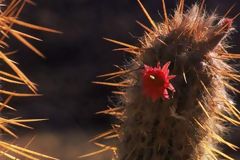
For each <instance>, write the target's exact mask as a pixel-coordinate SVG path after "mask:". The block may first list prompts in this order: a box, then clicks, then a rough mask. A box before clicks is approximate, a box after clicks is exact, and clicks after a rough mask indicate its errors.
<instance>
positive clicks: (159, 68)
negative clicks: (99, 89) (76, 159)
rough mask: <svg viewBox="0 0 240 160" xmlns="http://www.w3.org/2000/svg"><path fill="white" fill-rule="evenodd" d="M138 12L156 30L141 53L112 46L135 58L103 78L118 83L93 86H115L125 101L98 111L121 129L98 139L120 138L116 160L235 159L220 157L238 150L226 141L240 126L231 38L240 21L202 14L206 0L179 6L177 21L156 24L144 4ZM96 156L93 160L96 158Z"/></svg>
mask: <svg viewBox="0 0 240 160" xmlns="http://www.w3.org/2000/svg"><path fill="white" fill-rule="evenodd" d="M138 3H139V5H140V7H141V8H142V10H143V12H144V14H145V15H146V17H147V18H148V20H149V22H150V23H151V25H152V27H151V28H149V27H147V26H146V25H143V24H142V23H140V22H138V24H140V26H142V27H143V28H144V29H145V33H144V35H143V37H142V38H140V39H139V42H140V43H139V44H138V45H136V46H133V45H129V44H127V43H123V42H119V41H116V40H112V39H106V40H107V41H110V42H113V43H116V44H119V45H121V46H123V48H119V49H117V50H120V51H125V52H128V53H130V54H131V57H132V60H131V61H129V63H128V64H126V65H125V66H124V67H122V68H120V70H119V71H117V72H114V73H110V74H105V75H102V76H100V77H107V78H108V79H107V80H110V79H113V78H119V82H118V83H112V82H94V83H97V84H103V85H109V86H116V87H118V88H119V89H120V91H118V92H114V93H115V94H118V95H119V103H118V104H116V105H115V107H112V108H109V109H108V110H106V111H103V112H100V113H105V114H109V115H114V116H115V117H116V118H117V119H119V122H118V123H117V124H114V125H112V126H113V129H112V130H111V131H108V132H105V133H103V134H101V135H99V136H98V137H96V138H95V139H93V140H94V141H96V140H99V139H102V138H103V139H109V138H117V139H118V140H119V141H117V142H116V143H114V144H113V146H108V145H103V144H99V143H96V144H97V145H99V146H100V147H102V150H100V151H98V152H96V153H99V152H101V151H106V150H112V151H113V152H114V158H113V159H116V160H218V159H221V158H225V159H229V160H233V158H231V157H230V156H229V155H226V154H225V153H223V151H221V148H220V146H219V144H221V143H223V144H225V145H227V146H228V147H230V148H232V149H233V150H237V149H239V148H238V147H237V146H236V145H234V144H232V143H230V142H228V141H227V140H225V139H224V138H223V137H224V135H225V133H227V132H229V127H227V126H228V123H231V124H232V125H236V126H239V125H240V122H239V120H240V112H239V111H238V110H237V108H236V107H235V106H234V103H233V101H232V99H231V93H232V92H234V93H235V92H236V93H240V91H239V90H237V89H236V87H234V86H233V83H232V82H239V81H240V79H239V77H240V75H239V73H238V71H237V70H235V69H234V68H233V66H232V65H231V64H232V63H231V62H232V61H231V60H234V59H238V58H240V55H239V54H232V53H228V51H227V50H226V49H227V48H229V46H228V44H227V37H228V36H229V35H230V34H231V33H232V31H234V28H233V26H232V23H233V22H234V20H235V19H236V18H237V16H238V15H237V16H236V17H234V18H226V16H227V14H228V12H227V14H226V15H224V16H223V17H221V18H219V17H218V16H217V15H216V14H215V13H213V14H210V15H209V14H208V13H206V11H205V10H204V1H203V2H202V3H201V4H195V5H193V6H192V7H191V8H190V9H188V10H187V11H184V0H180V2H179V4H178V7H177V9H176V10H175V12H174V15H173V16H171V18H170V17H168V16H167V12H166V7H165V2H164V0H162V3H163V10H164V22H162V23H155V22H154V21H153V20H152V19H151V17H150V16H149V14H148V12H147V11H146V9H145V8H144V6H143V4H142V3H141V2H140V1H139V0H138ZM93 154H94V153H92V154H90V155H93Z"/></svg>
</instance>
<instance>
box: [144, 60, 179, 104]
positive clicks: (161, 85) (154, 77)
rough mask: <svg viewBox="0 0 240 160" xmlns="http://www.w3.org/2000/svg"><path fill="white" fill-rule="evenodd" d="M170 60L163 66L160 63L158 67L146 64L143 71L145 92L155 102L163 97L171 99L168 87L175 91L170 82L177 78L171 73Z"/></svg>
mask: <svg viewBox="0 0 240 160" xmlns="http://www.w3.org/2000/svg"><path fill="white" fill-rule="evenodd" d="M169 65H170V62H167V63H166V64H164V65H163V67H162V68H161V66H160V63H158V64H157V67H150V66H147V65H144V71H143V94H144V95H145V96H146V97H150V98H151V99H152V101H153V102H155V101H156V100H158V99H159V98H162V99H163V100H167V99H169V95H168V89H169V90H170V91H172V92H175V89H174V87H173V85H172V84H171V83H170V82H169V81H170V80H171V79H173V78H175V76H174V75H169V69H168V67H169Z"/></svg>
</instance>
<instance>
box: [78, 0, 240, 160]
mask: <svg viewBox="0 0 240 160" xmlns="http://www.w3.org/2000/svg"><path fill="white" fill-rule="evenodd" d="M138 3H139V5H140V7H141V9H142V10H143V12H144V14H145V15H146V17H147V19H148V20H149V22H150V24H151V25H152V27H151V28H150V27H147V26H146V25H144V24H142V23H141V22H139V21H137V23H138V24H139V25H140V26H141V27H142V28H144V29H145V35H144V37H143V38H142V39H139V41H140V44H141V47H137V46H134V45H131V44H128V43H125V42H120V41H117V40H113V39H109V38H104V39H105V40H107V41H110V42H112V43H115V44H118V45H121V46H123V47H122V48H118V49H114V50H115V51H124V52H127V53H130V55H131V56H133V57H134V58H133V60H132V61H133V62H132V63H133V64H134V67H132V68H129V67H125V68H124V67H119V66H117V67H118V68H120V70H119V71H117V72H113V73H109V74H105V75H101V76H99V77H104V78H107V80H111V79H114V78H119V77H120V79H123V81H120V82H114V83H113V82H109V81H107V82H94V83H96V84H100V85H107V86H113V87H118V88H120V91H113V93H114V94H116V95H119V96H120V100H122V99H124V101H127V100H128V96H129V95H128V94H129V93H127V92H126V90H127V89H125V88H129V87H133V85H134V84H135V83H134V82H133V80H132V78H126V77H129V75H130V76H131V73H132V72H135V71H138V70H140V69H142V67H141V66H142V64H141V62H139V59H140V60H142V59H143V58H142V57H141V56H142V53H141V52H142V48H149V47H152V45H153V42H154V41H155V40H156V39H157V40H158V41H159V42H161V44H162V45H167V44H166V42H164V40H162V39H160V38H159V31H160V32H161V33H160V34H166V35H167V34H168V33H169V32H170V31H171V27H172V26H171V23H173V22H171V19H169V18H168V16H167V11H166V6H165V1H164V0H162V4H163V11H164V22H163V23H161V24H156V23H155V22H154V20H152V18H151V16H150V15H149V14H148V12H147V10H146V9H145V7H144V6H143V4H142V3H141V2H140V0H138ZM204 3H205V2H204V0H203V1H202V2H201V4H200V6H199V8H198V9H197V10H196V11H197V12H198V13H196V15H197V16H198V15H201V14H202V13H203V12H204ZM233 8H234V6H232V7H231V8H230V9H229V10H228V11H227V12H226V14H225V15H224V16H223V18H222V19H223V20H224V19H225V20H226V21H227V22H225V23H226V24H223V25H221V27H219V28H218V30H217V31H214V32H216V35H217V34H221V33H224V34H223V35H221V36H222V37H220V39H219V40H218V41H217V43H219V44H215V45H217V47H216V48H215V50H217V52H218V54H217V55H210V56H211V58H212V59H215V60H216V61H218V60H219V62H218V63H220V68H217V65H206V69H207V70H208V74H209V75H210V76H216V75H220V82H221V84H218V85H221V87H220V90H219V91H218V92H216V93H213V92H214V90H212V91H210V90H209V89H208V87H209V86H208V85H209V84H205V83H204V82H203V81H202V80H200V81H199V84H200V85H201V86H202V89H203V92H204V94H205V95H207V96H208V97H210V99H211V98H213V99H214V97H213V95H212V94H218V95H217V98H218V99H217V100H216V99H214V100H216V102H219V104H221V105H222V106H224V107H223V108H222V110H221V106H220V109H219V110H218V109H216V110H215V109H214V108H211V107H209V106H211V105H210V104H204V101H201V100H199V99H197V100H196V101H197V104H198V106H199V107H200V109H201V110H202V111H203V113H204V114H205V116H204V118H202V119H197V118H195V117H193V121H194V122H195V125H196V128H197V127H199V128H200V130H199V132H200V133H199V135H200V134H201V133H202V134H207V135H205V137H206V139H204V138H203V139H202V140H200V141H201V142H200V144H199V145H198V146H200V147H201V148H202V149H204V151H200V150H198V148H196V153H194V154H195V155H194V156H192V157H193V158H194V159H197V160H198V159H199V160H200V159H202V158H203V157H204V156H205V158H207V159H214V160H217V159H218V157H219V156H220V157H224V158H225V159H229V160H233V158H231V157H230V156H229V155H227V154H225V153H223V152H222V151H221V150H220V149H218V147H217V143H223V144H225V145H227V146H228V147H230V148H232V149H233V150H238V149H239V147H238V146H236V145H234V144H232V143H230V142H228V141H227V140H225V139H223V138H222V137H221V135H222V133H218V132H227V131H228V130H227V129H225V128H224V123H225V122H227V123H230V124H233V125H235V126H239V125H240V112H239V111H238V109H237V107H235V106H234V103H233V102H232V101H231V99H230V98H229V96H228V94H227V91H225V90H224V91H222V90H221V89H222V88H226V89H227V90H229V91H232V92H236V93H240V91H239V90H238V89H237V88H235V87H234V86H232V85H231V83H229V81H235V82H239V81H240V79H239V78H240V75H239V74H238V71H235V70H234V69H233V68H232V67H230V66H229V65H228V64H227V63H226V62H228V61H231V60H236V59H239V58H240V56H239V54H236V53H228V52H227V51H226V50H225V47H224V46H222V43H221V41H222V40H223V38H224V37H225V36H226V32H228V30H229V29H230V28H231V25H232V22H233V21H234V20H235V19H236V18H237V17H238V16H239V15H240V14H237V15H236V16H235V17H233V18H231V19H227V18H226V17H227V15H228V14H229V13H230V12H231V10H232V9H233ZM175 14H178V17H182V16H183V15H184V0H180V2H179V5H178V8H177V10H176V12H175ZM174 20H175V21H176V22H174V23H178V22H177V20H178V19H174ZM197 21H198V19H196V23H198V22H197ZM210 21H211V20H210ZM193 25H195V24H194V23H193ZM194 27H195V26H189V27H188V30H184V31H183V32H182V34H180V35H179V37H180V36H182V35H183V34H185V33H186V34H195V33H194V31H196V28H194ZM196 34H198V35H199V34H201V33H199V32H198V33H196ZM199 36H202V35H199ZM221 67H223V68H221ZM182 75H183V77H184V81H185V82H186V83H188V82H187V77H186V74H185V71H184V70H183V71H182ZM215 87H216V86H215ZM213 99H212V100H207V101H208V102H209V103H214V102H212V101H213ZM123 103H125V102H123ZM212 106H215V107H216V106H217V105H215V104H212ZM146 107H147V106H146ZM217 107H219V106H217ZM170 110H171V113H172V116H175V117H176V118H180V119H181V118H183V119H184V117H181V116H179V115H177V113H176V111H175V108H172V109H171V108H170ZM125 112H126V110H125V108H124V106H119V107H118V106H114V107H108V109H107V110H105V111H101V112H99V113H103V114H108V115H111V116H115V117H116V118H117V119H119V120H120V123H119V124H120V125H119V124H113V125H112V128H113V129H112V130H110V131H107V132H105V133H102V134H100V135H99V136H97V137H95V138H94V139H92V140H91V141H94V142H96V143H95V144H96V145H97V146H99V147H101V148H102V149H101V150H99V151H97V152H93V153H90V154H87V155H84V156H81V157H88V156H92V155H95V154H98V153H102V152H105V151H109V150H111V151H113V153H114V155H115V158H116V159H118V156H119V155H118V154H117V153H118V151H117V150H118V147H119V146H118V145H113V146H109V145H104V144H100V143H98V142H97V140H101V139H107V140H108V139H111V138H118V139H121V138H120V137H121V136H122V135H121V134H124V133H122V132H121V125H122V124H124V120H126V118H127V117H126V114H125ZM211 116H214V118H216V120H217V121H218V123H220V124H221V123H223V125H219V126H218V127H219V128H221V129H219V128H218V129H216V131H215V130H214V129H212V128H211V126H208V125H209V124H203V123H204V121H205V120H206V118H210V117H211ZM201 121H203V122H201ZM213 123H214V122H213ZM225 130H226V131H225ZM208 138H209V139H211V140H212V139H213V140H215V141H216V142H214V144H215V143H216V146H213V145H212V144H211V145H208V144H210V142H208V140H209V139H208ZM120 143H121V142H120ZM193 147H194V146H193ZM195 147H196V146H195ZM129 152H131V151H129ZM203 154H204V155H203Z"/></svg>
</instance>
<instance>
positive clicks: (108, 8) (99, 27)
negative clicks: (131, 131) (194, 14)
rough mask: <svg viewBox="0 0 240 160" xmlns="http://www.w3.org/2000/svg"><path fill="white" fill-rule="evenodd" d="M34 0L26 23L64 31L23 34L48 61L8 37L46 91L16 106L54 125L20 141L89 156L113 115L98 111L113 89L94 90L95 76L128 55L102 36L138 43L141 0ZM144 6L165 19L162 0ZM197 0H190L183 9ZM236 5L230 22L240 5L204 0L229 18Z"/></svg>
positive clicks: (40, 126)
mask: <svg viewBox="0 0 240 160" xmlns="http://www.w3.org/2000/svg"><path fill="white" fill-rule="evenodd" d="M35 2H36V3H37V6H36V7H33V6H30V5H28V6H27V7H26V8H25V10H24V11H23V13H22V15H21V19H22V20H25V21H27V22H31V23H34V24H39V25H42V26H47V27H50V28H54V29H57V30H60V31H62V32H63V34H62V35H54V34H47V33H42V32H39V33H38V32H35V31H31V30H28V29H24V31H26V32H27V33H32V34H33V35H38V36H39V37H40V38H43V39H44V42H42V43H39V42H33V44H34V45H35V46H37V47H38V48H39V49H40V50H41V51H42V52H43V53H44V54H45V55H46V57H47V59H41V58H39V57H38V56H36V55H34V54H33V53H32V52H31V51H30V50H29V49H27V48H26V47H24V46H23V45H22V44H19V43H18V42H17V41H15V40H13V39H11V45H12V49H18V51H19V52H18V53H17V54H16V55H14V56H13V59H14V60H16V61H17V62H19V63H20V68H21V69H22V70H23V71H24V72H25V73H26V75H28V76H29V78H30V79H31V80H33V81H34V82H36V83H37V84H39V92H40V93H42V94H44V96H42V97H35V98H25V99H24V98H21V99H20V98H15V99H14V100H13V102H12V103H11V104H13V105H14V106H16V108H17V109H18V110H19V112H18V115H20V116H22V117H24V118H49V121H46V122H42V123H35V124H32V126H34V127H35V128H36V130H34V131H28V130H21V133H24V134H23V136H24V135H26V134H27V137H26V139H28V137H31V136H34V135H36V142H33V148H34V147H35V148H36V149H37V150H39V151H42V152H46V153H48V154H51V155H54V156H56V157H59V158H61V159H63V160H72V159H76V156H78V155H81V154H83V153H84V152H86V151H87V149H86V146H88V147H89V146H90V145H89V144H87V141H88V139H89V138H91V137H92V136H94V134H96V133H100V132H101V131H103V130H105V129H107V128H109V127H110V123H111V121H112V119H111V118H110V117H104V116H101V115H95V114H94V113H95V112H97V111H100V110H103V109H105V108H106V106H107V104H108V98H107V97H109V96H111V89H112V88H110V87H104V86H98V85H94V84H92V83H91V81H94V80H96V76H97V75H100V74H103V73H108V72H111V71H113V70H114V69H115V68H114V67H113V64H120V65H121V64H123V62H124V59H125V58H127V55H125V54H121V53H118V52H112V49H113V48H114V47H116V46H115V45H113V44H110V43H107V42H105V41H104V40H103V39H102V37H110V38H113V39H118V40H121V41H124V42H129V43H130V44H131V43H133V44H134V43H136V42H137V38H136V37H139V36H141V35H142V33H143V29H142V28H140V27H139V26H138V25H137V24H136V23H135V21H136V20H139V21H141V22H143V23H145V24H148V25H149V23H148V22H147V20H146V18H145V16H144V15H143V13H142V11H141V9H140V7H139V6H138V5H137V2H136V0H111V1H110V0H101V1H100V0H51V1H50V0H35ZM142 2H143V3H144V5H145V7H146V8H147V9H148V11H149V13H150V14H151V16H152V17H153V19H154V20H156V21H161V20H162V18H161V16H160V14H161V15H162V6H161V0H152V1H147V0H142ZM194 2H195V1H193V0H189V1H187V2H186V6H187V7H189V6H191V5H192V4H193V3H194ZM234 3H235V4H236V7H235V8H234V9H233V10H232V12H231V13H230V14H229V17H233V16H235V15H236V14H237V13H239V12H240V10H239V8H240V1H239V0H227V1H226V0H207V2H206V9H207V10H208V11H209V12H213V11H214V10H215V9H216V8H217V13H219V15H224V13H225V12H226V11H227V10H228V9H229V8H230V7H231V6H232V5H233V4H234ZM166 5H167V9H168V12H169V13H173V10H174V8H175V7H176V0H172V1H166ZM239 22H240V18H238V19H237V20H236V21H235V22H234V26H236V30H237V31H238V30H239V29H240V23H239ZM149 26H150V25H149ZM231 40H232V42H231V44H232V46H233V48H232V49H231V52H238V53H239V52H240V48H239V47H240V38H239V33H235V34H234V35H233V36H232V39H231ZM236 100H237V99H236ZM11 114H12V113H11ZM25 132H26V133H25ZM234 132H235V133H233V134H232V136H231V137H232V139H234V141H235V142H236V141H238V144H240V143H239V141H240V139H239V134H238V133H237V132H239V130H237V129H235V130H234ZM237 137H238V140H237ZM34 144H35V145H34ZM89 148H91V147H89ZM67 152H69V153H67ZM235 154H236V153H235ZM105 158H106V157H105Z"/></svg>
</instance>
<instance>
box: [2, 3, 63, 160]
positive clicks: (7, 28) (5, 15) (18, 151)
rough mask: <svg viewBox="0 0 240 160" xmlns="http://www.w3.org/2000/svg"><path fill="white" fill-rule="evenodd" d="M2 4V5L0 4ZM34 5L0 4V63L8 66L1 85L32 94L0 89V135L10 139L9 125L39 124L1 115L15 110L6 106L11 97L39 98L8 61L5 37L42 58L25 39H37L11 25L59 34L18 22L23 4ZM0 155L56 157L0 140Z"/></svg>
mask: <svg viewBox="0 0 240 160" xmlns="http://www.w3.org/2000/svg"><path fill="white" fill-rule="evenodd" d="M3 3H4V4H3ZM27 3H30V4H34V3H33V2H32V1H31V0H9V1H4V2H3V1H0V7H1V8H0V31H1V34H0V47H1V51H0V59H1V64H2V65H5V66H7V67H8V69H7V70H4V68H1V70H0V80H1V83H2V84H5V83H10V84H11V86H12V85H25V86H26V87H28V88H29V89H30V90H31V92H32V93H18V92H16V91H15V89H14V88H11V89H12V91H8V90H5V89H4V88H1V89H0V94H1V98H2V99H3V101H2V102H0V113H1V116H0V129H1V130H2V133H1V134H9V135H11V136H12V137H14V138H17V137H18V136H17V135H16V133H14V132H13V131H12V130H10V129H9V128H10V126H17V127H24V128H31V127H29V126H28V125H26V123H29V122H35V121H41V120H42V119H20V118H6V117H5V116H4V113H3V110H5V109H10V110H14V111H15V109H14V108H13V107H11V106H9V102H10V100H11V99H12V98H13V97H27V96H39V95H38V94H37V87H36V84H35V83H33V82H32V81H30V80H29V79H28V78H27V76H25V74H24V73H23V72H22V71H21V70H20V69H19V68H18V66H17V63H16V62H14V61H13V60H11V59H10V56H11V55H12V54H13V53H15V52H6V50H7V48H8V47H9V46H8V44H7V43H6V42H5V39H6V38H9V37H11V36H12V37H15V38H16V39H17V40H19V41H20V42H22V43H23V44H24V45H26V46H27V47H28V48H29V49H31V50H32V51H34V52H35V53H36V54H38V55H39V56H41V57H44V56H43V54H42V53H41V52H40V51H39V50H38V49H36V48H35V47H34V46H33V45H32V44H31V43H29V42H28V40H27V39H34V40H41V39H39V38H37V37H34V36H31V35H29V34H27V33H24V32H21V31H19V30H16V29H15V26H14V25H18V28H19V26H20V27H27V28H30V29H34V30H41V31H46V32H53V33H59V32H58V31H56V30H52V29H48V28H45V27H40V26H37V25H33V24H30V23H26V22H23V21H21V20H19V15H20V13H21V11H22V9H23V8H24V6H25V5H26V4H27ZM5 68H6V67H5ZM0 156H1V159H3V158H4V159H10V160H20V159H23V158H24V159H29V160H40V159H54V160H56V158H53V157H50V156H47V155H44V154H41V153H38V152H35V151H32V150H29V149H27V148H25V147H20V146H17V145H14V144H12V143H8V142H6V141H4V140H3V138H2V137H1V139H0Z"/></svg>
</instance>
